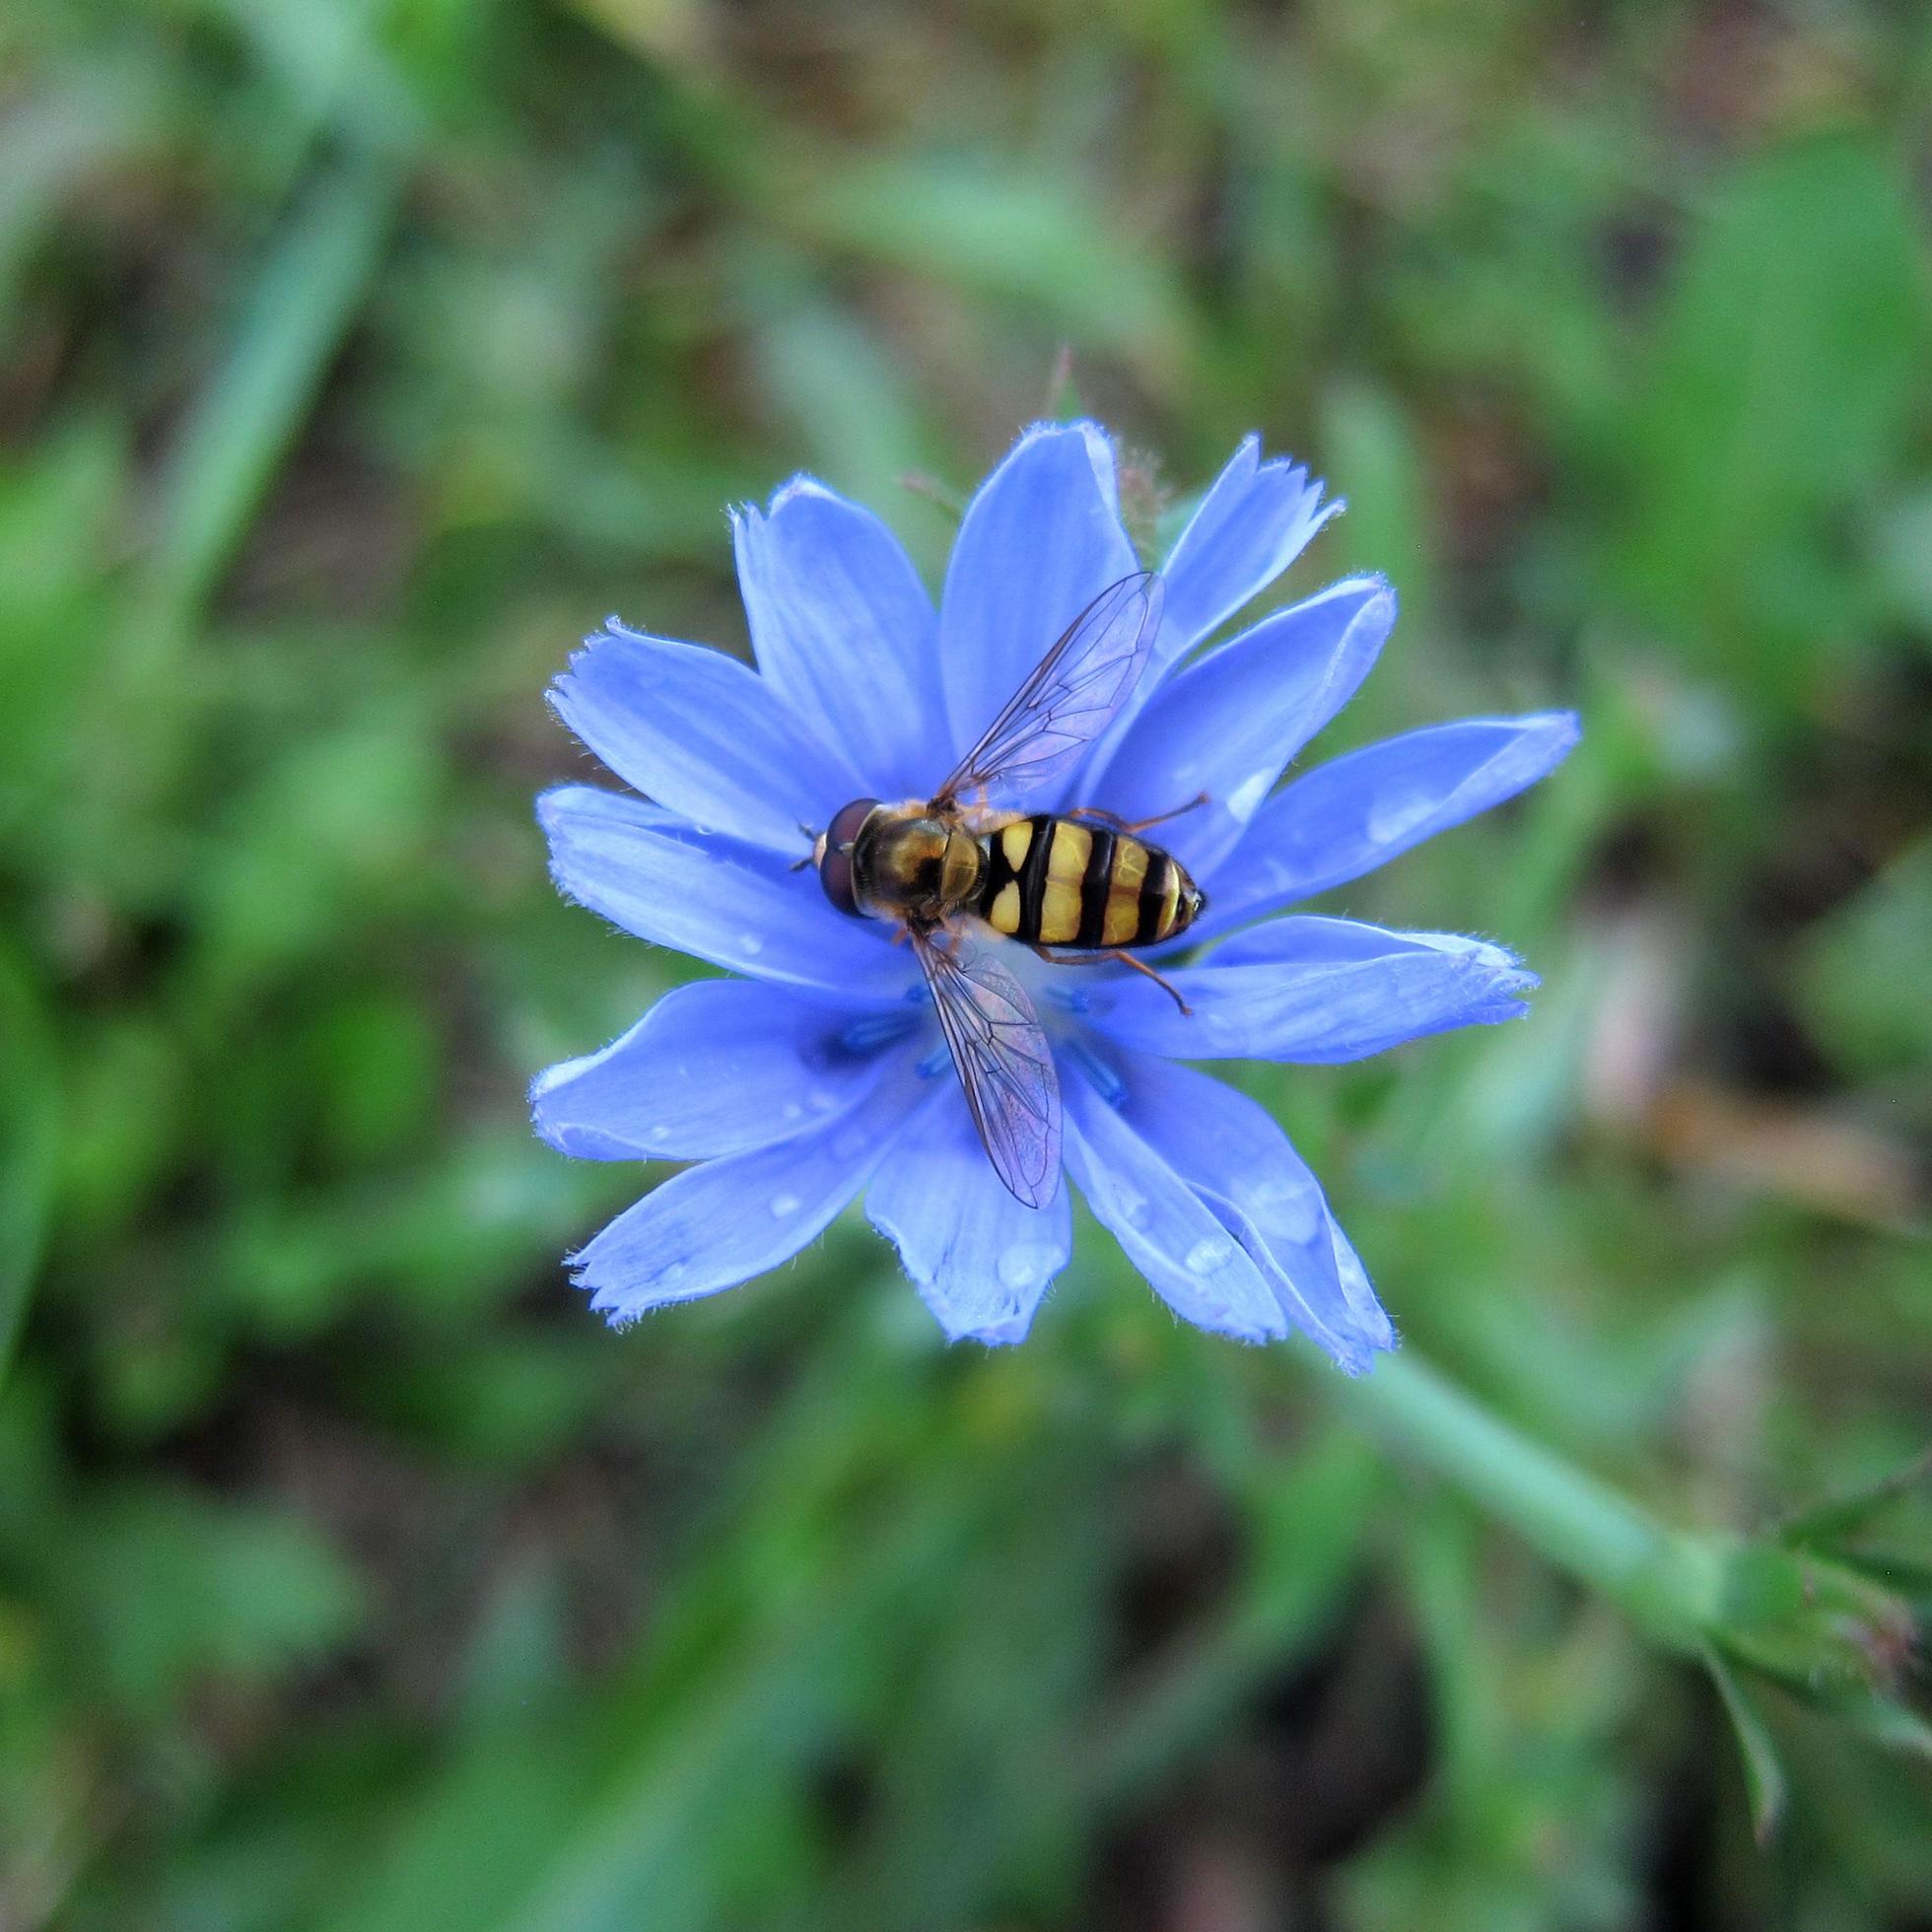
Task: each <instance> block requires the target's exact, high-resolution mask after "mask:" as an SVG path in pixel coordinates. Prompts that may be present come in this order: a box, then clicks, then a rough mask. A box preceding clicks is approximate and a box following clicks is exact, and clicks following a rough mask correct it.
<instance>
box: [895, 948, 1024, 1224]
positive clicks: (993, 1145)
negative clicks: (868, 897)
mask: <svg viewBox="0 0 1932 1932" xmlns="http://www.w3.org/2000/svg"><path fill="white" fill-rule="evenodd" d="M912 936H913V950H914V951H915V952H916V953H917V954H918V955H919V963H920V965H921V966H922V967H923V968H924V969H925V973H926V984H927V985H928V986H930V987H931V989H932V1003H933V1005H934V1006H936V1007H937V1008H938V1011H939V1026H940V1028H941V1030H942V1031H943V1032H944V1034H945V1036H946V1045H947V1046H948V1047H949V1048H951V1050H952V1064H953V1066H954V1067H956V1068H957V1069H959V1083H960V1085H961V1086H963V1087H964V1088H965V1089H966V1105H967V1106H968V1107H969V1108H970V1109H971V1110H972V1115H973V1125H974V1126H975V1127H976V1128H978V1129H979V1131H980V1139H981V1141H982V1142H983V1143H984V1145H985V1147H986V1151H987V1156H988V1158H989V1159H991V1160H992V1162H993V1168H994V1172H995V1173H997V1174H998V1175H999V1176H1000V1180H1002V1181H1003V1182H1004V1183H1005V1184H1006V1186H1007V1188H1008V1189H1009V1190H1010V1192H1011V1193H1012V1194H1013V1195H1014V1196H1015V1197H1016V1198H1017V1199H1019V1200H1020V1201H1023V1202H1024V1203H1025V1204H1026V1205H1027V1207H1045V1206H1046V1205H1047V1203H1048V1202H1050V1201H1051V1200H1052V1199H1053V1198H1054V1192H1055V1190H1056V1189H1057V1188H1058V1187H1059V1185H1060V1079H1059V1076H1058V1075H1057V1074H1056V1073H1055V1071H1054V1065H1053V1050H1052V1049H1051V1048H1050V1047H1049V1046H1048V1045H1047V1036H1046V1035H1045V1034H1044V1033H1043V1032H1042V1031H1041V1030H1040V1022H1039V1021H1038V1020H1037V1019H1036V1018H1035V1017H1034V1016H1033V1006H1032V1002H1031V1001H1030V1000H1028V999H1027V997H1026V993H1025V990H1024V989H1023V988H1022V987H1021V986H1020V983H1019V982H1018V981H1017V980H1016V979H1014V978H1013V976H1012V974H1011V973H1009V972H1008V971H1007V970H1006V969H1005V967H1004V966H1002V965H1001V964H1000V961H999V960H998V959H997V958H995V957H994V954H993V951H992V949H991V948H990V947H988V946H983V945H978V944H975V943H974V941H973V940H971V939H970V938H968V937H967V935H966V934H965V933H963V932H961V931H957V930H952V931H946V932H945V933H943V934H940V935H936V936H935V935H933V934H931V933H927V932H922V931H919V930H918V929H917V928H915V929H914V931H913V935H912Z"/></svg>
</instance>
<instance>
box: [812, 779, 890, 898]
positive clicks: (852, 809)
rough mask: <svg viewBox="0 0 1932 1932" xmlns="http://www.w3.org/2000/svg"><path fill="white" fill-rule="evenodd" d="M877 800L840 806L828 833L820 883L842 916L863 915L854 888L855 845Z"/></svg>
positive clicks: (827, 828)
mask: <svg viewBox="0 0 1932 1932" xmlns="http://www.w3.org/2000/svg"><path fill="white" fill-rule="evenodd" d="M877 803H878V800H877V799H876V798H855V799H854V800H853V801H852V803H851V804H849V805H842V806H840V808H839V810H838V811H837V812H836V813H835V814H834V815H833V819H832V822H831V824H830V825H829V826H827V827H826V830H825V851H824V854H823V856H822V857H821V858H820V860H819V862H818V882H819V884H821V885H822V886H823V887H824V888H825V896H826V898H828V899H829V900H831V902H832V903H833V905H835V906H836V907H838V909H839V910H840V912H842V913H851V914H852V915H853V916H854V917H855V918H856V917H858V915H859V897H858V894H857V892H856V891H855V890H854V888H853V877H852V846H853V841H854V840H855V839H857V838H858V836H859V828H860V827H861V826H862V825H863V824H864V822H865V821H866V819H868V818H869V817H870V816H871V815H872V810H873V807H874V806H876V805H877Z"/></svg>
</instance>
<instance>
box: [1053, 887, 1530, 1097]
mask: <svg viewBox="0 0 1932 1932" xmlns="http://www.w3.org/2000/svg"><path fill="white" fill-rule="evenodd" d="M1168 978H1169V979H1171V980H1172V981H1173V983H1174V985H1175V987H1176V988H1177V989H1178V990H1179V992H1180V994H1181V997H1182V998H1183V999H1184V1000H1186V1001H1187V1002H1188V1004H1189V1005H1190V1006H1191V1007H1192V1008H1193V1011H1192V1012H1191V1013H1183V1012H1181V1011H1179V1010H1178V1009H1177V1008H1176V1006H1175V1004H1174V1001H1173V1000H1171V999H1169V998H1168V996H1167V995H1166V994H1165V993H1164V992H1162V991H1161V989H1160V988H1159V987H1157V986H1154V985H1152V984H1151V983H1149V982H1148V981H1147V980H1145V979H1142V978H1140V977H1139V976H1138V975H1129V974H1125V973H1123V974H1119V975H1117V976H1112V977H1109V978H1108V979H1105V980H1099V979H1097V978H1096V980H1095V981H1094V983H1093V984H1092V985H1091V986H1090V987H1089V989H1088V990H1087V995H1086V1011H1087V1017H1088V1019H1089V1020H1090V1021H1091V1023H1092V1024H1093V1025H1095V1026H1097V1027H1099V1028H1100V1029H1101V1030H1102V1031H1103V1032H1105V1033H1107V1034H1108V1035H1109V1036H1111V1037H1112V1038H1113V1039H1115V1040H1117V1041H1119V1042H1120V1044H1121V1045H1123V1046H1128V1047H1136V1048H1138V1049H1140V1050H1141V1051H1142V1052H1145V1053H1157V1054H1163V1055H1166V1056H1167V1057H1168V1058H1170V1059H1174V1060H1292V1061H1309V1062H1331V1061H1341V1060H1361V1059H1363V1058H1365V1057H1366V1056H1367V1055H1369V1054H1376V1053H1381V1052H1383V1051H1384V1050H1385V1049H1386V1048H1389V1047H1395V1046H1400V1045H1401V1044H1402V1043H1403V1042H1404V1041H1405V1040H1416V1039H1420V1038H1421V1037H1422V1036H1423V1035H1424V1034H1427V1033H1440V1032H1443V1031H1445V1030H1446V1029H1447V1028H1449V1027H1452V1026H1473V1025H1487V1024H1490V1023H1492V1022H1494V1021H1497V1020H1505V1019H1517V1018H1520V1017H1521V1016H1522V1015H1523V1014H1524V1013H1525V1012H1527V1011H1528V1010H1529V1008H1528V1007H1527V1006H1525V1005H1524V1003H1523V1002H1522V1000H1520V999H1518V998H1517V996H1518V995H1519V994H1521V993H1525V992H1527V991H1528V990H1529V989H1530V988H1531V987H1533V986H1535V985H1536V976H1535V975H1534V974H1533V973H1528V972H1525V971H1524V970H1523V967H1522V964H1521V962H1520V961H1518V960H1517V959H1516V958H1515V957H1514V955H1512V954H1510V953H1507V952H1505V951H1504V950H1503V949H1502V948H1501V947H1500V946H1492V945H1489V944H1487V943H1486V942H1484V941H1483V940H1482V939H1467V938H1464V937H1462V936H1461V935H1459V934H1457V933H1453V932H1390V931H1385V930H1384V929H1383V928H1381V927H1379V926H1362V925H1358V924H1356V923H1355V922H1354V921H1352V920H1345V919H1276V920H1270V921H1269V922H1268V923H1267V924H1266V925H1264V926H1257V927H1255V928H1253V929H1252V930H1251V931H1247V932H1242V933H1238V934H1237V935H1236V936H1235V937H1234V938H1232V939H1229V940H1227V941H1226V942H1225V944H1223V945H1221V946H1219V947H1217V948H1216V949H1215V951H1214V952H1213V953H1212V954H1211V955H1210V956H1209V958H1208V959H1207V960H1206V961H1205V962H1204V963H1203V964H1201V965H1199V966H1188V967H1183V968H1181V969H1180V970H1179V971H1176V972H1172V973H1169V975H1168Z"/></svg>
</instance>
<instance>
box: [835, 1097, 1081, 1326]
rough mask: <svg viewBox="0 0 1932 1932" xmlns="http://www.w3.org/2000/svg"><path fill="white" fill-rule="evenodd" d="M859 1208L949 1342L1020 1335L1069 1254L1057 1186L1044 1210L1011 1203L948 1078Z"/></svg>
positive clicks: (1069, 1226)
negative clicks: (889, 1247) (884, 1240)
mask: <svg viewBox="0 0 1932 1932" xmlns="http://www.w3.org/2000/svg"><path fill="white" fill-rule="evenodd" d="M865 1211H866V1213H867V1214H868V1215H870V1216H871V1221H872V1225H873V1226H874V1227H875V1228H877V1229H878V1231H879V1232H880V1233H881V1234H883V1235H884V1236H885V1237H886V1238H887V1239H888V1240H889V1241H890V1242H891V1243H892V1244H893V1246H894V1247H895V1248H897V1249H898V1251H899V1261H900V1264H901V1266H903V1267H904V1269H905V1271H906V1273H907V1275H908V1276H911V1277H912V1282H913V1285H914V1286H915V1287H916V1288H918V1290H919V1292H920V1294H921V1296H922V1297H923V1298H924V1300H925V1302H926V1305H927V1307H929V1308H930V1309H931V1311H932V1313H933V1315H934V1316H935V1317H936V1319H937V1321H938V1324H939V1326H940V1327H941V1328H942V1329H944V1330H945V1332H946V1337H947V1339H948V1340H949V1341H952V1342H957V1341H959V1340H961V1338H963V1337H971V1338H972V1339H973V1340H974V1341H977V1342H986V1343H996V1344H997V1343H1002V1342H1022V1341H1024V1340H1025V1339H1026V1331H1027V1328H1028V1327H1029V1326H1030V1324H1031V1323H1032V1320H1033V1311H1034V1310H1035V1309H1036V1308H1037V1307H1038V1306H1039V1305H1040V1297H1041V1296H1042V1295H1044V1294H1045V1293H1046V1291H1047V1284H1048V1283H1049V1282H1050V1281H1051V1280H1052V1279H1053V1277H1054V1276H1056V1275H1058V1274H1059V1273H1060V1271H1061V1270H1062V1269H1063V1268H1065V1267H1066V1266H1067V1259H1068V1256H1069V1254H1070V1253H1071V1252H1072V1246H1073V1222H1072V1215H1071V1213H1070V1212H1069V1208H1068V1204H1067V1190H1066V1189H1065V1188H1064V1187H1063V1188H1061V1189H1060V1191H1059V1192H1058V1193H1057V1194H1056V1195H1055V1196H1054V1199H1053V1201H1052V1202H1051V1204H1049V1205H1048V1206H1047V1207H1023V1206H1022V1205H1021V1204H1020V1203H1019V1202H1017V1201H1016V1200H1014V1199H1013V1197H1012V1196H1011V1195H1010V1194H1009V1193H1007V1191H1006V1189H1005V1187H1004V1186H1003V1185H1002V1184H1001V1182H1000V1177H999V1175H997V1174H996V1173H995V1172H994V1171H993V1163H992V1162H991V1161H990V1160H988V1158H987V1155H986V1149H985V1148H984V1147H983V1146H981V1144H980V1138H979V1135H978V1133H977V1132H976V1131H975V1129H974V1127H973V1120H972V1116H971V1115H970V1114H969V1113H968V1112H967V1110H966V1103H965V1100H964V1098H963V1096H962V1095H961V1094H960V1093H959V1091H958V1089H957V1087H956V1085H954V1084H953V1083H952V1081H951V1080H950V1079H948V1081H947V1083H946V1086H945V1088H944V1089H943V1090H942V1091H940V1092H937V1093H935V1094H933V1095H932V1097H931V1100H930V1101H928V1102H927V1104H926V1106H925V1107H924V1108H922V1109H921V1110H920V1112H919V1113H918V1114H917V1115H915V1116H914V1118H913V1120H912V1122H911V1124H910V1125H909V1126H908V1127H907V1129H906V1131H905V1133H904V1134H903V1135H902V1136H901V1137H900V1138H899V1140H898V1143H897V1144H896V1145H895V1146H894V1147H893V1149H892V1151H891V1152H890V1153H889V1154H887V1155H886V1157H885V1159H884V1160H883V1161H882V1162H881V1163H880V1165H879V1170H878V1172H877V1174H876V1175H874V1176H873V1178H872V1185H871V1187H870V1189H869V1190H868V1191H867V1193H866V1196H865Z"/></svg>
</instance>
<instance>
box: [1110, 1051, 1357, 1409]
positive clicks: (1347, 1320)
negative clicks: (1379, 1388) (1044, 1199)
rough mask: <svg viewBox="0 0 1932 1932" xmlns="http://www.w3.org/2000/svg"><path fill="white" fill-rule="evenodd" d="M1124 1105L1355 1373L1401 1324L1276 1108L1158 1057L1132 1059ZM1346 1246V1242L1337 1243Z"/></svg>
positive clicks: (1290, 1309)
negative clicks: (1393, 1322) (1378, 1293)
mask: <svg viewBox="0 0 1932 1932" xmlns="http://www.w3.org/2000/svg"><path fill="white" fill-rule="evenodd" d="M1123 1061H1124V1064H1123V1066H1122V1069H1121V1073H1122V1080H1123V1085H1124V1088H1125V1096H1126V1097H1125V1098H1124V1100H1123V1102H1122V1108H1121V1111H1122V1112H1123V1114H1124V1115H1125V1116H1126V1118H1127V1120H1128V1122H1129V1124H1130V1125H1131V1126H1133V1127H1134V1128H1136V1129H1137V1130H1138V1132H1139V1134H1140V1136H1141V1138H1143V1139H1145V1140H1146V1142H1147V1143H1148V1145H1149V1146H1151V1147H1153V1148H1154V1150H1155V1151H1156V1152H1157V1153H1159V1154H1160V1155H1161V1156H1162V1157H1163V1158H1164V1159H1165V1160H1166V1161H1167V1162H1168V1163H1169V1165H1170V1166H1172V1167H1173V1169H1174V1170H1175V1172H1176V1173H1178V1174H1179V1175H1181V1176H1182V1178H1183V1179H1184V1180H1186V1181H1187V1182H1188V1184H1189V1185H1190V1186H1191V1187H1192V1188H1193V1189H1194V1190H1195V1192H1196V1193H1197V1194H1198V1195H1199V1196H1200V1197H1201V1198H1202V1200H1203V1201H1204V1202H1205V1203H1206V1204H1207V1207H1210V1208H1211V1209H1212V1210H1213V1211H1214V1212H1215V1214H1216V1215H1217V1216H1218V1217H1219V1219H1220V1220H1221V1222H1222V1225H1223V1226H1225V1227H1226V1228H1227V1230H1228V1232H1229V1233H1230V1234H1232V1235H1233V1236H1234V1238H1235V1239H1236V1240H1237V1241H1239V1242H1240V1244H1241V1246H1242V1248H1243V1250H1244V1251H1245V1252H1246V1253H1247V1255H1248V1256H1249V1258H1250V1259H1251V1260H1253V1261H1254V1262H1255V1264H1256V1265H1257V1266H1258V1267H1259V1268H1260V1269H1261V1271H1262V1274H1263V1275H1264V1276H1265V1277H1266V1278H1267V1280H1268V1282H1269V1285H1270V1286H1271V1287H1272V1288H1273V1289H1274V1290H1275V1294H1276V1299H1277V1300H1278V1301H1279V1303H1280V1305H1281V1312H1282V1314H1283V1315H1285V1316H1286V1317H1287V1319H1288V1321H1289V1323H1290V1324H1291V1325H1292V1326H1293V1327H1295V1328H1298V1329H1300V1330H1301V1331H1302V1333H1303V1334H1305V1335H1307V1336H1309V1337H1310V1338H1311V1339H1312V1340H1313V1341H1315V1342H1316V1343H1317V1344H1319V1345H1321V1346H1322V1347H1323V1348H1325V1349H1326V1350H1327V1351H1328V1352H1329V1353H1330V1354H1331V1355H1332V1356H1334V1358H1335V1359H1336V1360H1337V1361H1338V1362H1339V1363H1341V1365H1342V1366H1343V1367H1344V1368H1345V1369H1347V1370H1348V1371H1349V1373H1350V1374H1359V1373H1360V1372H1361V1371H1362V1370H1363V1369H1364V1368H1366V1367H1367V1366H1368V1363H1369V1360H1370V1358H1371V1357H1372V1356H1373V1355H1374V1353H1375V1352H1376V1350H1377V1349H1380V1348H1390V1347H1393V1346H1394V1345H1395V1330H1394V1329H1393V1328H1392V1327H1391V1326H1390V1325H1389V1318H1388V1316H1387V1315H1386V1314H1384V1313H1383V1311H1382V1305H1381V1303H1380V1302H1378V1301H1377V1300H1376V1298H1375V1293H1374V1290H1373V1289H1372V1288H1370V1287H1369V1285H1368V1278H1367V1276H1365V1275H1363V1274H1362V1272H1361V1266H1360V1263H1359V1262H1354V1263H1353V1265H1352V1267H1351V1268H1348V1269H1345V1267H1344V1265H1343V1261H1342V1254H1343V1252H1344V1250H1346V1251H1347V1253H1348V1254H1349V1256H1350V1257H1351V1259H1352V1255H1353V1251H1352V1250H1351V1249H1347V1246H1346V1242H1345V1241H1344V1240H1343V1237H1342V1232H1341V1230H1340V1228H1338V1227H1337V1226H1336V1225H1335V1219H1334V1216H1333V1215H1332V1214H1331V1213H1330V1212H1329V1207H1328V1203H1327V1202H1326V1201H1325V1200H1324V1199H1323V1197H1322V1189H1321V1184H1320V1183H1319V1182H1318V1181H1317V1180H1316V1179H1315V1176H1314V1175H1313V1174H1312V1173H1311V1172H1310V1171H1309V1169H1308V1166H1307V1163H1306V1162H1305V1161H1303V1159H1302V1158H1301V1156H1300V1155H1299V1154H1298V1153H1296V1152H1295V1150H1294V1148H1293V1147H1292V1146H1291V1145H1290V1144H1289V1142H1288V1138H1287V1136H1286V1135H1285V1134H1283V1133H1282V1132H1281V1130H1280V1127H1279V1126H1278V1125H1277V1124H1276V1121H1275V1119H1274V1117H1273V1116H1272V1115H1271V1114H1270V1113H1269V1112H1268V1110H1267V1109H1266V1108H1265V1107H1263V1106H1261V1105H1260V1104H1259V1103H1257V1102H1256V1101H1253V1100H1251V1099H1249V1098H1248V1096H1247V1095H1246V1094H1245V1093H1237V1092H1235V1090H1234V1089H1233V1088H1232V1087H1229V1086H1224V1085H1223V1084H1222V1083H1221V1082H1220V1081H1219V1080H1215V1079H1210V1078H1209V1077H1208V1076H1207V1074H1205V1073H1200V1072H1197V1071H1196V1070H1195V1069H1193V1068H1191V1067H1179V1066H1176V1065H1175V1064H1174V1063H1173V1062H1172V1061H1165V1060H1156V1059H1154V1058H1153V1057H1151V1056H1150V1055H1145V1054H1133V1055H1126V1056H1123ZM1338 1244H1339V1245H1338Z"/></svg>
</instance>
